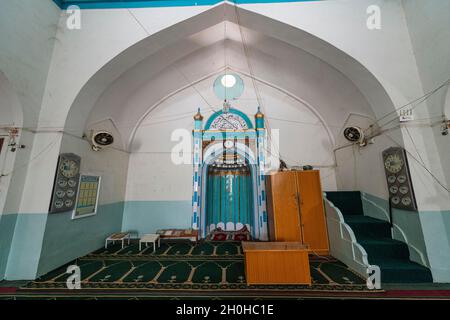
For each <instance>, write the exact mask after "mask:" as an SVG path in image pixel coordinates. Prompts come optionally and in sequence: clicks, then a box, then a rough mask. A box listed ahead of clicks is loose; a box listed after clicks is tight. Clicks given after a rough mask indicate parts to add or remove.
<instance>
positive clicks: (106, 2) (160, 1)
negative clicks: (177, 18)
mask: <svg viewBox="0 0 450 320" xmlns="http://www.w3.org/2000/svg"><path fill="white" fill-rule="evenodd" d="M53 1H54V2H55V3H56V5H57V6H58V7H60V8H61V9H63V10H66V9H67V8H69V7H70V6H78V7H79V8H80V9H127V8H128V9H136V8H158V7H189V6H212V5H215V4H218V3H220V2H224V1H221V0H103V1H97V0H84V1H83V0H73V1H72V0H71V1H66V0H53ZM313 1H322V0H231V1H228V2H232V3H235V4H250V3H283V2H313Z"/></svg>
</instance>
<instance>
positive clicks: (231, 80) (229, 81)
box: [220, 74, 236, 88]
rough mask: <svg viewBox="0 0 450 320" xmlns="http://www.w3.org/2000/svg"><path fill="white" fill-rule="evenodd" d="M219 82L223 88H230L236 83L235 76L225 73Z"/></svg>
mask: <svg viewBox="0 0 450 320" xmlns="http://www.w3.org/2000/svg"><path fill="white" fill-rule="evenodd" d="M220 82H221V83H222V85H223V86H224V87H225V88H232V87H234V86H235V84H236V77H235V76H233V75H232V74H226V75H224V76H223V77H222V80H220Z"/></svg>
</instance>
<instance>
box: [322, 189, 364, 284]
mask: <svg viewBox="0 0 450 320" xmlns="http://www.w3.org/2000/svg"><path fill="white" fill-rule="evenodd" d="M323 199H324V201H325V204H326V205H325V211H326V213H327V219H331V220H335V221H337V222H338V223H339V226H340V227H341V228H340V230H339V234H340V237H341V239H343V240H345V238H344V235H343V232H342V228H344V229H345V230H346V232H347V233H348V235H349V237H350V241H351V243H352V246H351V248H352V258H353V261H354V262H355V263H356V264H357V265H363V266H364V269H365V270H364V271H363V270H362V269H363V268H360V269H359V270H356V269H357V268H354V271H356V272H357V273H358V274H360V275H361V276H362V277H364V278H367V277H368V274H367V270H368V268H369V267H371V264H370V263H369V260H368V258H367V252H366V250H365V249H364V247H363V246H361V245H360V244H359V243H358V241H357V240H356V236H355V233H354V232H353V230H352V228H351V227H350V226H349V225H348V224H347V223H346V222H345V220H344V215H343V214H342V212H341V210H339V208H338V207H336V206H335V205H334V203H333V202H331V201H330V200H329V199H328V198H327V195H326V193H325V192H324V193H323ZM328 207H329V208H330V209H331V210H333V211H334V216H337V217H338V219H335V218H334V217H333V216H332V215H331V214H329V212H328V210H326V209H327V208H328ZM328 228H330V226H329V224H328ZM356 250H358V251H359V252H360V256H361V260H362V261H359V259H358V258H357V256H356V254H355V251H356ZM336 258H338V259H339V258H340V257H336ZM340 260H341V259H340ZM349 267H352V266H349Z"/></svg>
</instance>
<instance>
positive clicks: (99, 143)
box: [91, 131, 114, 151]
mask: <svg viewBox="0 0 450 320" xmlns="http://www.w3.org/2000/svg"><path fill="white" fill-rule="evenodd" d="M113 143H114V137H113V135H112V134H111V133H109V132H107V131H97V132H93V133H92V138H91V144H92V150H94V151H100V150H101V149H103V148H105V147H108V146H110V145H112V144H113Z"/></svg>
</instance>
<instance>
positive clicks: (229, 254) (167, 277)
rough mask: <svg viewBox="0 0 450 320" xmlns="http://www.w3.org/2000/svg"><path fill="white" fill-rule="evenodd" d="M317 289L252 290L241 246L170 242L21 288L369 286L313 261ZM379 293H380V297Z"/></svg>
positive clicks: (233, 290) (204, 292) (170, 292)
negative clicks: (72, 278) (69, 284)
mask: <svg viewBox="0 0 450 320" xmlns="http://www.w3.org/2000/svg"><path fill="white" fill-rule="evenodd" d="M71 264H76V265H78V266H79V267H80V269H81V278H82V282H81V286H82V289H81V290H76V292H74V291H69V290H67V288H66V280H67V278H68V276H69V275H68V274H66V269H67V266H68V265H71ZM310 265H311V276H312V283H313V284H312V285H311V286H307V285H247V284H246V281H245V272H244V256H243V253H242V248H241V245H240V243H238V242H226V243H224V242H200V243H198V244H196V245H194V244H191V243H189V242H164V243H162V244H161V247H160V248H158V249H157V250H156V252H153V248H152V247H148V248H145V247H143V250H142V251H139V246H138V245H137V244H133V243H132V244H131V245H130V246H127V247H125V248H124V249H122V248H121V247H120V246H119V245H115V246H111V247H109V248H108V249H100V250H97V251H95V252H93V253H92V254H89V255H87V256H85V257H82V258H79V259H77V260H76V261H74V262H72V263H70V264H67V265H66V266H63V267H61V268H59V269H57V270H54V271H52V272H50V273H48V274H46V275H44V276H42V277H40V278H39V279H37V280H36V281H33V282H30V283H29V284H27V285H26V286H25V287H23V288H20V289H19V291H18V295H19V296H20V295H24V296H26V295H30V294H33V295H41V296H47V297H48V296H51V297H58V296H61V297H62V296H67V295H71V294H72V295H73V294H76V295H78V296H83V294H85V295H86V297H100V296H102V295H105V294H106V295H109V294H112V295H119V296H121V297H141V298H142V297H154V298H155V297H161V298H162V297H183V296H184V297H186V296H188V297H190V298H195V297H214V298H221V297H222V298H223V297H247V298H248V297H250V298H252V297H253V298H256V297H295V296H302V295H304V294H309V295H321V294H325V295H327V296H330V295H331V296H336V295H340V294H344V295H345V294H348V293H352V294H359V295H361V294H367V295H370V294H372V293H374V291H371V290H368V289H367V287H366V285H365V281H364V280H363V279H361V278H360V277H359V276H358V275H356V274H355V273H354V272H352V271H351V270H350V269H348V268H347V266H346V265H344V264H343V263H341V262H339V261H337V260H336V259H334V258H332V257H321V258H318V257H317V258H315V257H313V256H311V257H310ZM378 292H379V291H378Z"/></svg>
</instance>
